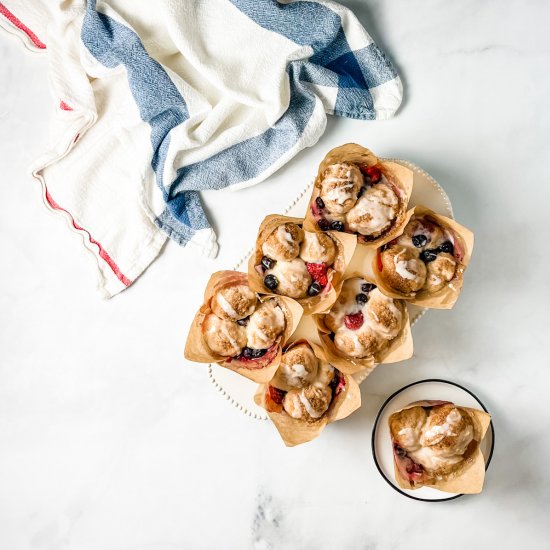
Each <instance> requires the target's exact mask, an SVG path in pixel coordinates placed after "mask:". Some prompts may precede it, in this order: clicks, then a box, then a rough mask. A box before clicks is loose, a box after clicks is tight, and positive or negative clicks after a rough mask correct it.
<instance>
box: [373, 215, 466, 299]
mask: <svg viewBox="0 0 550 550" xmlns="http://www.w3.org/2000/svg"><path fill="white" fill-rule="evenodd" d="M472 244H473V237H472V234H471V232H470V231H468V230H467V229H466V228H464V227H462V226H460V225H458V224H457V223H456V222H454V221H453V220H450V219H449V218H445V217H444V216H439V215H437V214H435V213H434V212H431V211H430V210H428V209H426V208H424V207H416V208H415V211H414V214H413V216H412V217H411V219H410V220H409V222H408V223H407V225H406V226H405V228H404V230H403V234H402V235H400V236H398V237H396V238H395V239H393V240H392V241H391V242H389V243H387V244H385V245H383V246H381V247H380V248H379V249H378V251H377V254H376V259H375V263H374V265H373V270H374V273H375V277H376V281H377V283H378V286H379V287H380V288H381V290H382V291H383V292H385V293H386V294H388V295H389V296H393V297H396V298H404V299H407V300H410V301H413V302H415V303H419V304H420V305H425V306H427V307H441V308H449V307H452V305H453V304H454V303H455V301H456V299H457V298H458V294H459V292H460V288H461V286H462V279H463V274H464V270H465V269H466V266H467V264H468V261H469V258H470V254H471V249H472Z"/></svg>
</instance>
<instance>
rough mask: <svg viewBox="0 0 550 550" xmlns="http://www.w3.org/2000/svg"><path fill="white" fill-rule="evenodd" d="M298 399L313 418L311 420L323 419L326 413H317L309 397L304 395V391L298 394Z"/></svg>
mask: <svg viewBox="0 0 550 550" xmlns="http://www.w3.org/2000/svg"><path fill="white" fill-rule="evenodd" d="M298 397H299V398H300V401H301V403H302V405H303V406H304V408H305V410H306V411H307V413H308V414H309V416H311V418H321V416H323V414H324V413H325V411H316V410H315V409H314V408H313V407H312V406H311V403H310V402H309V400H308V399H307V397H306V396H305V395H304V393H303V391H301V392H300V393H299V394H298Z"/></svg>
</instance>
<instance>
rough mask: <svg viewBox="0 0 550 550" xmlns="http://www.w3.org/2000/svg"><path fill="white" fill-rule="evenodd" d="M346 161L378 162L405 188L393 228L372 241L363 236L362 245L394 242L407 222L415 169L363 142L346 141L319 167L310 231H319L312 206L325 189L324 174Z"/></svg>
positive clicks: (308, 219) (307, 227)
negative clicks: (374, 150)
mask: <svg viewBox="0 0 550 550" xmlns="http://www.w3.org/2000/svg"><path fill="white" fill-rule="evenodd" d="M343 162H347V163H350V164H366V165H368V166H372V165H374V164H376V165H378V167H379V168H380V170H381V172H382V173H383V175H384V176H385V177H386V179H387V180H388V181H390V182H391V183H392V184H393V185H394V186H395V187H397V188H398V189H399V190H400V191H401V197H400V199H401V202H402V207H401V211H400V212H399V214H398V216H397V219H396V220H395V221H394V223H393V225H392V227H391V228H390V230H389V231H387V232H386V233H384V234H383V235H381V236H380V237H378V238H377V239H373V240H372V241H369V242H364V241H363V240H362V239H359V241H358V242H359V244H361V245H363V246H367V247H373V248H376V247H378V246H382V245H383V244H385V243H387V242H389V241H391V240H392V239H394V238H395V237H396V236H397V235H400V234H401V232H402V231H403V228H404V227H405V225H406V223H407V220H406V219H405V216H406V212H407V206H408V204H409V199H410V198H411V194H412V189H413V175H414V174H413V171H412V170H410V169H409V168H406V167H405V166H402V165H400V164H398V163H396V162H392V161H386V160H381V159H379V158H378V157H377V156H376V155H375V154H374V153H373V152H372V151H370V150H369V149H367V148H365V147H362V146H361V145H358V144H357V143H346V144H345V145H340V146H339V147H335V148H334V149H331V150H330V151H329V152H328V153H327V154H326V156H325V158H324V159H323V160H322V162H321V164H320V165H319V170H318V171H317V176H316V178H315V182H314V185H313V192H312V194H311V199H310V200H309V204H308V207H307V212H306V216H305V219H304V229H305V230H306V231H318V230H319V227H318V225H317V222H316V221H315V217H314V216H313V213H312V211H311V205H312V204H313V202H314V201H315V199H316V198H317V197H318V196H319V193H320V190H321V181H322V180H323V174H324V172H325V170H326V169H327V167H328V166H329V165H331V164H337V163H343ZM356 235H358V236H360V234H359V233H357V234H356Z"/></svg>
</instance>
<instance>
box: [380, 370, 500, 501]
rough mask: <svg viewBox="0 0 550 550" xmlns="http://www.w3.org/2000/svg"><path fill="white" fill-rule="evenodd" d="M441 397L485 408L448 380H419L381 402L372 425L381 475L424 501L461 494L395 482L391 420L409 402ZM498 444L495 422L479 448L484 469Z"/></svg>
mask: <svg viewBox="0 0 550 550" xmlns="http://www.w3.org/2000/svg"><path fill="white" fill-rule="evenodd" d="M429 399H430V400H431V399H434V400H442V401H451V402H452V403H454V404H455V405H458V406H461V407H470V408H472V409H479V408H480V407H481V408H482V409H483V410H484V411H485V412H489V411H487V409H486V408H485V405H483V403H482V402H481V401H480V400H479V399H478V398H477V397H476V396H475V395H474V394H473V393H472V392H471V391H470V390H467V389H466V388H464V387H462V386H459V385H458V384H455V383H454V382H449V381H448V380H438V379H430V380H420V381H419V382H414V383H413V384H409V385H408V386H405V387H404V388H401V389H400V390H397V391H396V392H395V393H394V394H392V395H391V396H390V397H388V399H387V400H386V402H385V403H384V404H383V405H382V407H381V409H380V411H379V412H378V415H377V417H376V420H375V422H374V426H373V428H372V454H373V457H374V462H375V464H376V467H377V468H378V471H379V472H380V474H381V475H382V477H383V478H384V479H385V480H386V481H387V482H388V483H389V484H390V485H391V487H393V488H394V489H395V490H396V491H397V492H399V493H401V494H402V495H405V496H406V497H409V498H412V499H415V500H423V501H430V502H431V501H442V500H453V499H455V498H458V497H460V496H463V495H462V494H459V493H444V492H442V491H438V490H437V489H433V488H432V487H421V488H420V489H415V490H408V489H401V487H399V486H398V485H397V483H396V482H395V477H394V469H393V449H392V444H391V437H390V428H389V425H388V419H389V417H390V415H391V414H392V413H394V412H395V411H398V410H400V409H402V408H403V407H406V406H407V405H408V404H410V403H414V402H415V401H423V400H429ZM494 444H495V434H494V431H493V423H492V422H491V424H490V425H489V429H488V430H487V434H486V436H485V437H484V438H483V440H482V442H481V445H480V448H481V452H482V453H483V457H484V458H485V469H487V468H488V467H489V463H490V462H491V457H492V455H493V447H494Z"/></svg>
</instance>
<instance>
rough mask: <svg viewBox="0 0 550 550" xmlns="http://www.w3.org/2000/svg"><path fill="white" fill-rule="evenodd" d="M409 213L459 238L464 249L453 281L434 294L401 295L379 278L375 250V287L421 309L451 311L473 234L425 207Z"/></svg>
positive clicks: (469, 253) (472, 246) (470, 248)
mask: <svg viewBox="0 0 550 550" xmlns="http://www.w3.org/2000/svg"><path fill="white" fill-rule="evenodd" d="M410 212H411V214H414V216H415V217H418V218H421V217H424V216H428V217H429V218H431V219H433V220H434V221H435V222H436V223H437V224H438V225H440V226H441V227H443V228H445V229H449V230H451V231H452V232H453V233H454V236H455V239H456V238H459V239H460V241H461V244H462V246H463V247H464V258H463V259H462V261H461V262H460V263H459V264H458V266H457V269H456V273H455V276H454V277H453V279H451V281H450V282H449V283H448V284H447V285H445V286H444V287H443V288H442V289H441V290H439V291H438V292H436V293H435V294H429V293H427V292H426V291H422V290H420V291H418V292H416V293H413V294H410V295H409V294H403V293H401V292H399V291H397V290H395V289H394V288H392V287H390V286H389V285H388V284H387V283H386V281H385V280H384V278H383V277H382V276H381V274H380V271H379V269H378V250H377V251H376V254H375V255H374V258H373V260H372V271H373V273H374V277H375V279H376V285H377V286H378V287H379V288H380V290H381V291H382V292H383V293H384V294H385V295H386V296H390V297H391V298H400V299H401V300H407V301H408V302H410V303H411V304H416V305H417V306H422V307H429V308H433V309H451V308H452V307H453V306H454V305H455V303H456V301H457V300H458V296H459V295H460V290H461V288H462V284H463V282H464V272H465V271H466V267H468V264H469V263H470V258H471V256H472V250H473V248H474V234H473V233H472V232H471V231H470V230H469V229H468V228H466V227H464V226H463V225H460V224H459V223H457V222H455V221H454V220H453V219H451V218H447V217H445V216H442V215H441V214H436V213H435V212H433V211H432V210H430V209H429V208H426V207H425V206H420V205H419V206H415V207H414V208H412V209H411V210H410ZM410 217H411V216H409V218H410Z"/></svg>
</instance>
